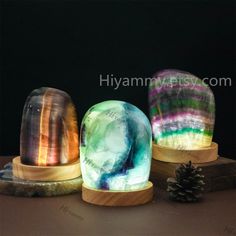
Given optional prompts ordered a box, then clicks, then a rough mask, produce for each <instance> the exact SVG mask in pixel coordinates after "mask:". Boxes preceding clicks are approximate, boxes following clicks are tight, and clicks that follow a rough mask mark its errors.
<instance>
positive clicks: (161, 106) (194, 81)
mask: <svg viewBox="0 0 236 236" xmlns="http://www.w3.org/2000/svg"><path fill="white" fill-rule="evenodd" d="M149 107H150V117H151V123H152V133H153V158H154V159H157V160H161V161H166V162H175V163H182V162H188V161H189V160H191V161H192V162H193V163H203V162H209V161H213V160H216V159H217V150H218V145H217V144H216V143H214V142H212V136H213V129H214V122H215V100H214V95H213V93H212V91H211V89H210V88H209V86H208V85H207V84H205V83H204V82H203V81H202V80H200V79H199V78H197V77H196V76H194V75H192V74H190V73H188V72H184V71H178V70H163V71H160V72H158V73H156V74H155V75H154V78H153V79H152V81H151V82H150V86H149Z"/></svg>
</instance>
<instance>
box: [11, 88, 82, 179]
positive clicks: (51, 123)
mask: <svg viewBox="0 0 236 236" xmlns="http://www.w3.org/2000/svg"><path fill="white" fill-rule="evenodd" d="M13 174H14V175H15V176H16V177H19V178H21V179H26V180H37V181H58V180H68V179H73V178H76V177H78V176H80V175H81V171H80V162H79V140H78V128H77V118H76V111H75V107H74V105H73V102H72V100H71V98H70V96H69V95H68V94H67V93H66V92H64V91H61V90H58V89H54V88H47V87H43V88H40V89H36V90H34V91H32V92H31V93H30V95H29V96H28V98H27V100H26V102H25V106H24V110H23V116H22V124H21V136H20V156H19V157H16V158H14V159H13Z"/></svg>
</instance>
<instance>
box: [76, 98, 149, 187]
mask: <svg viewBox="0 0 236 236" xmlns="http://www.w3.org/2000/svg"><path fill="white" fill-rule="evenodd" d="M151 138H152V132H151V126H150V123H149V120H148V119H147V117H146V116H145V114H144V113H143V112H142V111H141V110H139V109H138V108H137V107H135V106H134V105H131V104H129V103H126V102H122V101H105V102H101V103H98V104H96V105H94V106H93V107H91V108H90V109H89V110H88V111H87V113H86V114H85V116H84V118H83V121H82V125H81V139H80V161H81V170H82V176H83V180H84V184H85V185H86V186H88V187H90V188H94V189H104V190H116V191H122V190H125V191H126V190H137V189H142V188H143V187H145V186H146V185H147V182H148V178H149V173H150V166H151V140H152V139H151Z"/></svg>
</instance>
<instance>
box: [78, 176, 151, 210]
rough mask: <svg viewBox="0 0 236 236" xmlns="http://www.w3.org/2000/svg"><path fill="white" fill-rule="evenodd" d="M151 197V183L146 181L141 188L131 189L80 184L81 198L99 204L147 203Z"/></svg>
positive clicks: (127, 204)
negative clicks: (124, 189) (116, 189)
mask: <svg viewBox="0 0 236 236" xmlns="http://www.w3.org/2000/svg"><path fill="white" fill-rule="evenodd" d="M152 198H153V184H152V182H150V181H148V183H147V186H146V187H145V188H143V189H139V190H133V191H109V190H98V189H92V188H89V187H87V186H86V185H85V184H83V185H82V199H83V200H84V201H85V202H88V203H91V204H95V205H100V206H137V205H143V204H145V203H148V202H150V201H151V200H152Z"/></svg>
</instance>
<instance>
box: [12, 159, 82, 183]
mask: <svg viewBox="0 0 236 236" xmlns="http://www.w3.org/2000/svg"><path fill="white" fill-rule="evenodd" d="M12 167H13V175H14V176H16V177H18V178H20V179H25V180H34V181H62V180H69V179H74V178H77V177H79V176H80V175H81V171H80V162H79V160H78V161H76V162H73V163H71V164H66V165H60V166H31V165H24V164H22V163H21V160H20V157H19V156H18V157H15V158H14V159H13V161H12Z"/></svg>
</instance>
